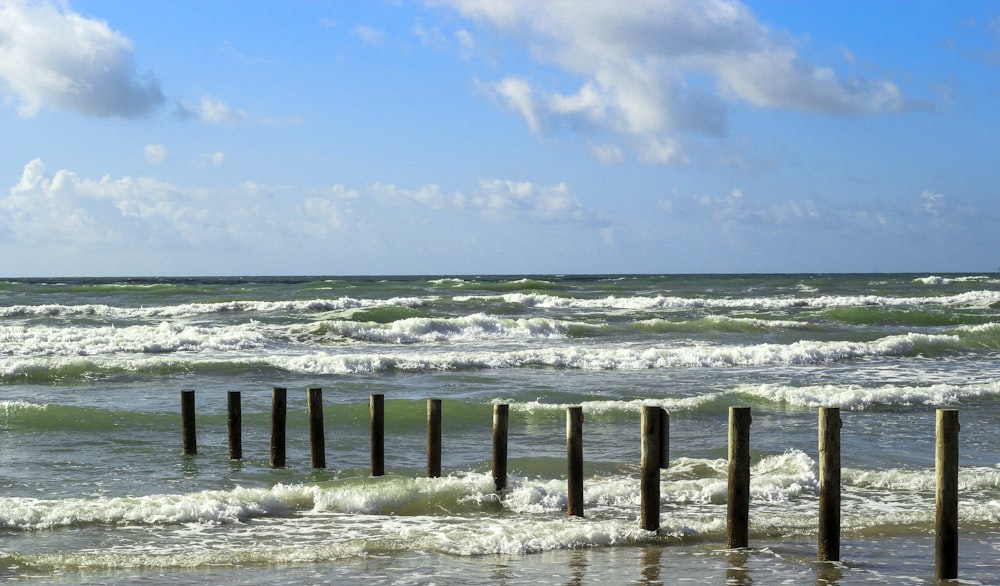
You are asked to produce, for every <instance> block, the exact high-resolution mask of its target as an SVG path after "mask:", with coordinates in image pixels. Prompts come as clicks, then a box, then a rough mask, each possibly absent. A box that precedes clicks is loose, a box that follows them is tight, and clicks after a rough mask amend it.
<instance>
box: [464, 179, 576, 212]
mask: <svg viewBox="0 0 1000 586" xmlns="http://www.w3.org/2000/svg"><path fill="white" fill-rule="evenodd" d="M471 201H472V205H473V206H474V207H475V208H478V209H480V210H481V211H482V212H483V213H485V214H486V215H488V216H492V217H499V218H503V217H510V216H523V217H526V218H529V219H531V220H535V221H542V222H579V221H582V220H584V219H585V217H586V214H585V212H584V210H583V206H581V205H580V202H579V200H578V199H577V197H576V196H575V195H574V194H573V193H572V192H571V191H570V190H569V188H568V187H567V186H566V184H565V183H557V184H556V185H548V186H546V185H535V184H533V183H531V182H530V181H510V180H502V179H481V180H480V181H479V190H478V191H477V192H476V194H475V195H474V196H473V197H472V198H471Z"/></svg>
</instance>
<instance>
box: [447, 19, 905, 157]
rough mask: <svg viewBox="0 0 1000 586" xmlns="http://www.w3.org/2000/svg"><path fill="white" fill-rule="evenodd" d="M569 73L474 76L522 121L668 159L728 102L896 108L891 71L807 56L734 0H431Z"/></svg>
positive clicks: (833, 110) (721, 127) (715, 121)
mask: <svg viewBox="0 0 1000 586" xmlns="http://www.w3.org/2000/svg"><path fill="white" fill-rule="evenodd" d="M438 3H439V4H444V5H449V6H452V7H453V8H455V9H456V10H458V11H459V12H460V13H461V14H463V15H464V16H466V17H468V18H471V19H473V20H475V21H478V22H481V23H485V24H487V25H489V26H492V27H495V28H497V29H499V30H500V31H502V32H504V33H506V34H508V35H510V36H511V37H512V38H514V39H516V40H518V41H520V42H522V43H523V44H524V45H525V46H527V47H528V48H529V50H530V51H531V54H532V56H533V57H534V58H535V59H537V60H538V61H541V62H544V63H548V64H552V65H555V66H557V67H559V68H561V69H563V70H564V71H566V72H568V73H570V74H573V75H575V76H577V77H579V78H580V79H581V80H582V82H581V84H580V85H579V87H578V89H576V90H574V91H570V92H560V91H554V90H547V91H546V90H543V89H541V88H543V87H544V88H547V87H548V85H547V84H546V85H544V86H543V84H542V83H540V82H539V81H537V80H528V79H526V78H524V77H523V76H519V75H517V74H512V75H509V76H507V77H505V78H503V79H502V80H500V81H497V82H492V83H481V84H480V85H481V87H484V88H486V89H487V90H490V91H492V92H493V94H494V95H496V96H497V97H498V98H499V99H500V101H501V102H502V103H503V104H504V105H506V106H507V107H508V108H510V109H511V110H513V111H515V112H517V113H519V114H520V115H521V116H522V117H523V118H524V120H525V121H526V122H527V124H528V126H529V128H531V129H532V131H534V132H539V131H542V130H545V129H548V128H555V127H560V126H561V125H563V124H564V123H567V122H568V123H570V124H572V125H574V127H576V128H585V129H590V130H593V131H599V132H604V133H611V134H612V135H614V136H618V137H619V138H620V139H622V140H624V141H626V142H627V143H628V144H630V145H633V147H634V148H636V149H637V150H639V151H641V154H640V159H641V160H643V161H645V162H648V163H654V164H661V165H674V164H681V163H683V162H684V161H685V155H684V154H683V153H680V152H678V149H679V148H680V146H681V145H680V143H679V142H678V140H677V135H678V134H679V133H682V132H690V133H696V134H704V135H709V136H721V135H724V134H725V132H726V130H727V125H728V121H727V116H726V112H727V109H728V108H729V107H730V106H729V105H730V103H732V102H744V103H747V104H750V105H752V106H755V107H761V108H788V109H794V110H803V111H809V112H821V113H830V114H873V113H882V112H896V111H899V110H901V109H903V108H904V106H905V104H904V102H905V100H904V98H903V96H902V94H901V92H900V90H899V88H898V87H897V86H896V85H894V84H893V83H892V82H890V81H886V80H880V79H864V78H861V77H858V76H844V75H841V74H838V73H837V72H835V71H834V70H833V69H831V68H830V67H826V66H822V65H817V64H814V63H811V62H809V61H808V60H807V59H805V58H804V57H803V56H802V55H800V54H799V52H798V51H797V50H796V45H795V43H794V42H793V40H792V39H790V38H789V37H788V36H787V35H785V34H782V33H779V32H776V31H774V30H772V29H771V28H769V27H768V26H766V25H765V24H763V23H761V22H760V21H758V20H757V18H756V16H755V15H754V14H753V13H752V12H751V11H750V10H749V9H748V8H747V7H746V6H744V5H743V4H742V3H740V2H738V1H736V0H676V1H671V2H663V1H662V0H631V1H629V2H615V3H612V2H606V1H603V0H548V1H546V2H536V1H534V0H510V1H508V2H481V1H479V0H439V2H438Z"/></svg>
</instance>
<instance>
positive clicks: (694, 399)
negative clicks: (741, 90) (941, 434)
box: [0, 274, 1000, 585]
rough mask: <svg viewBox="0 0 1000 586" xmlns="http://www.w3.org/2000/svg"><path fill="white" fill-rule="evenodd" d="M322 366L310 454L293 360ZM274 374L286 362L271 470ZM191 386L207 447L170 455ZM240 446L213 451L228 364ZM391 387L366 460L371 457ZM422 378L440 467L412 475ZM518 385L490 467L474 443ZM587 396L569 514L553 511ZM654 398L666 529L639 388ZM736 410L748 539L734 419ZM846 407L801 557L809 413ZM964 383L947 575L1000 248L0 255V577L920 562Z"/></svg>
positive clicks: (972, 453)
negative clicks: (111, 266)
mask: <svg viewBox="0 0 1000 586" xmlns="http://www.w3.org/2000/svg"><path fill="white" fill-rule="evenodd" d="M310 386H319V387H321V388H322V389H323V400H324V414H325V422H324V423H325V433H326V445H325V451H326V462H327V467H326V468H324V469H313V468H311V466H310V446H309V429H308V417H307V414H306V389H307V387H310ZM273 387H284V388H287V389H288V423H287V425H288V429H287V442H288V447H287V450H288V453H287V466H285V467H282V468H272V467H271V466H270V462H269V456H270V442H271V438H270V430H271V401H272V391H271V389H272V388H273ZM182 389H193V390H195V391H196V411H197V434H198V438H197V439H198V454H197V455H194V456H189V455H183V454H182V453H181V421H180V391H181V390H182ZM227 391H240V392H241V398H242V424H243V454H244V459H242V460H239V461H231V460H229V459H228V447H227V431H226V423H227V422H226V393H227ZM372 394H382V395H384V397H385V418H386V422H385V435H386V438H385V452H386V461H385V468H386V475H385V476H382V477H372V476H371V473H370V467H369V462H370V460H369V458H370V452H369V449H370V443H369V405H368V402H369V397H370V395H372ZM430 398H438V399H441V400H442V412H443V425H442V427H443V439H442V443H443V455H442V465H443V476H442V477H441V478H425V476H426V433H427V432H426V425H427V424H426V401H427V399H430ZM499 403H505V404H508V405H509V408H510V418H509V419H510V423H509V440H508V442H509V444H508V445H509V447H508V450H509V465H508V467H509V477H508V482H507V487H506V489H504V490H503V491H501V492H500V493H497V492H496V489H495V485H494V481H493V477H492V472H491V449H492V414H493V406H494V405H496V404H499ZM576 405H579V406H582V407H583V411H584V414H585V422H584V432H583V433H584V437H583V446H584V448H583V449H584V460H585V464H584V516H583V517H582V518H578V517H568V516H567V514H566V502H567V486H566V468H567V465H566V436H565V430H566V425H565V421H566V410H567V407H569V406H576ZM643 405H660V406H663V407H666V408H667V409H668V410H669V412H670V435H671V438H670V455H669V460H670V462H669V468H668V469H667V470H665V471H663V472H662V474H661V514H660V530H659V531H658V532H649V531H644V530H642V529H640V527H639V522H638V517H639V460H640V454H639V450H640V442H639V414H640V412H641V408H642V406H643ZM734 405H743V406H750V407H751V409H752V416H753V422H752V425H751V432H750V437H751V452H752V469H751V478H752V479H751V508H750V547H749V548H747V549H744V550H726V549H725V547H724V542H725V526H726V494H727V492H726V491H727V489H726V487H727V461H726V457H727V419H728V409H729V407H730V406H734ZM823 406H829V407H839V408H840V410H841V416H842V419H843V429H842V432H841V438H842V464H843V480H842V483H843V484H842V490H843V506H842V538H841V539H842V545H841V560H842V561H841V562H840V563H819V562H817V561H816V537H815V536H816V531H817V511H818V465H817V411H818V408H819V407H823ZM945 407H947V408H957V409H959V418H960V421H961V433H960V454H961V455H960V457H961V461H960V464H961V466H960V472H959V483H960V502H959V516H960V524H959V530H960V533H959V576H960V578H961V579H962V580H963V581H964V583H970V584H976V583H980V584H990V583H998V582H1000V579H998V578H997V576H998V575H1000V561H998V558H1000V524H998V521H1000V464H998V463H1000V441H998V440H1000V411H998V407H1000V278H998V277H997V276H996V275H992V274H969V275H926V274H920V275H912V274H910V275H907V274H888V275H882V274H879V275H840V274H838V275H822V274H818V275H693V276H670V275H666V276H650V275H601V276H555V275H548V276H462V277H440V276H438V277H360V278H359V277H329V278H326V277H322V278H320V277H301V278H296V277H288V278H273V277H266V278H255V277H246V278H189V279H181V278H174V279H150V278H141V279H42V280H38V279H8V280H6V281H0V579H4V580H10V581H19V580H20V581H31V582H33V583H56V584H61V583H65V584H69V583H74V584H75V583H95V584H96V583H100V584H104V583H116V584H126V583H128V584H133V583H146V584H161V583H169V584H176V583H232V584H268V585H269V584H274V583H300V584H320V583H330V584H336V583H356V582H359V581H363V582H364V583H368V584H463V583H495V584H526V583H533V584H534V583H542V584H608V583H632V584H674V583H682V582H692V583H716V584H727V583H729V584H751V583H753V584H780V583H787V584H802V583H807V582H808V583H815V584H876V583H878V584H881V583H917V584H920V583H932V582H933V576H934V557H935V552H934V509H935V501H934V499H935V496H934V495H935V485H934V482H935V479H934V452H935V447H934V434H935V429H934V427H935V411H936V409H938V408H945Z"/></svg>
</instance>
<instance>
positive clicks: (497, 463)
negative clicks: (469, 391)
mask: <svg viewBox="0 0 1000 586" xmlns="http://www.w3.org/2000/svg"><path fill="white" fill-rule="evenodd" d="M509 412H510V409H509V406H508V405H506V404H500V405H493V482H494V483H495V484H496V487H497V492H500V491H502V490H503V489H504V488H506V487H507V420H508V415H509Z"/></svg>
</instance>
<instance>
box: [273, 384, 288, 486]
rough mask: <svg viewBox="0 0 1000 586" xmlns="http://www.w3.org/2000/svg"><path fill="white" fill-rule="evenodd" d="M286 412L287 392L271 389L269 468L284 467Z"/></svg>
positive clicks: (282, 389) (279, 388)
mask: <svg viewBox="0 0 1000 586" xmlns="http://www.w3.org/2000/svg"><path fill="white" fill-rule="evenodd" d="M287 411H288V391H287V390H286V389H284V388H282V387H274V388H273V389H271V466H272V467H273V468H282V467H284V465H285V419H286V416H287Z"/></svg>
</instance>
